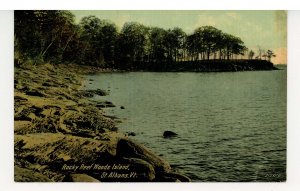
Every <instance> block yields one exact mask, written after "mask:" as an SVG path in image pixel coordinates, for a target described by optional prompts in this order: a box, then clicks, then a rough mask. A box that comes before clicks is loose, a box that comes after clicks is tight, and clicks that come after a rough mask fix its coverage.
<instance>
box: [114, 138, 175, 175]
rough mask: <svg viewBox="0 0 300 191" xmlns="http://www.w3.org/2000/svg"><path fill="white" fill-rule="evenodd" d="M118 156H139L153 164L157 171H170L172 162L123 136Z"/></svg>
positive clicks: (118, 148)
mask: <svg viewBox="0 0 300 191" xmlns="http://www.w3.org/2000/svg"><path fill="white" fill-rule="evenodd" d="M117 156H118V157H122V158H124V157H126V158H138V159H142V160H144V161H146V162H148V163H149V164H151V165H152V166H153V167H154V169H155V172H169V171H170V170H171V167H170V164H169V163H168V162H167V161H165V160H163V159H161V158H160V157H158V156H157V155H155V154H154V153H153V152H152V151H150V150H148V149H147V148H146V147H145V146H143V145H140V144H137V143H135V142H133V141H131V140H129V139H126V138H122V139H120V140H119V142H118V144H117Z"/></svg>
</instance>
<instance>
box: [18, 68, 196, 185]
mask: <svg viewBox="0 0 300 191" xmlns="http://www.w3.org/2000/svg"><path fill="white" fill-rule="evenodd" d="M93 71H95V68H91V67H83V66H78V65H71V64H70V65H62V64H61V65H51V64H40V65H28V66H26V65H22V66H18V67H15V80H14V86H15V87H14V88H15V92H14V118H15V121H14V158H15V161H14V166H15V181H16V182H189V181H191V180H190V179H189V178H188V177H187V176H185V175H182V174H180V173H177V172H175V171H174V170H173V169H172V168H171V167H170V164H169V163H168V162H167V161H165V160H164V159H162V158H160V157H158V156H157V155H156V154H155V153H153V152H152V151H150V150H149V149H148V148H146V147H144V146H143V145H141V144H139V143H136V142H134V141H132V140H130V139H129V138H128V137H127V136H126V135H124V134H122V133H120V132H118V129H117V127H116V121H115V120H114V118H113V117H110V116H107V115H105V113H104V111H103V110H102V108H104V107H109V106H113V103H111V102H95V101H92V100H90V99H88V98H90V97H93V96H94V95H100V96H105V95H106V94H107V92H105V91H103V90H83V89H82V86H83V84H84V82H83V77H82V75H84V74H87V73H89V72H93ZM98 71H101V72H107V71H108V70H98Z"/></svg>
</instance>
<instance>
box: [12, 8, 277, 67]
mask: <svg viewBox="0 0 300 191" xmlns="http://www.w3.org/2000/svg"><path fill="white" fill-rule="evenodd" d="M246 50H247V48H246V47H245V45H244V42H243V41H242V40H241V39H240V38H239V37H235V36H233V35H230V34H226V33H223V32H222V31H221V30H219V29H217V28H215V27H212V26H202V27H199V28H197V29H196V30H195V31H194V32H193V33H192V34H190V35H187V34H186V33H185V32H184V31H183V30H182V29H181V28H179V27H175V28H173V29H168V30H165V29H162V28H158V27H146V26H144V25H142V24H140V23H136V22H127V23H125V24H124V26H123V27H122V29H121V31H120V32H118V30H117V27H116V25H115V24H113V23H111V22H109V21H106V20H101V19H99V18H97V17H95V16H87V17H84V18H82V19H81V21H80V23H79V24H76V23H75V21H74V15H73V14H72V13H71V12H69V11H39V10H36V11H15V60H16V61H17V62H18V63H19V62H21V63H22V62H26V63H33V64H34V63H38V62H52V63H64V62H70V63H76V64H84V65H91V66H97V67H102V68H120V69H125V70H152V71H167V70H170V68H177V67H178V68H184V67H185V66H184V65H181V66H180V64H183V63H191V62H197V61H204V60H212V59H213V60H217V59H219V60H225V59H227V60H232V59H238V56H239V55H244V52H245V51H246ZM253 55H254V52H253V51H252V52H251V55H249V58H250V59H252V57H253ZM274 56H275V55H274V53H273V52H272V51H271V50H269V51H268V52H267V53H266V54H265V55H264V57H265V58H268V60H269V61H270V60H271V58H272V57H274ZM192 65H194V64H192ZM175 66H176V67H175Z"/></svg>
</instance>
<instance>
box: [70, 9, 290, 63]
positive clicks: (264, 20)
mask: <svg viewBox="0 0 300 191" xmlns="http://www.w3.org/2000/svg"><path fill="white" fill-rule="evenodd" d="M71 12H72V13H73V14H74V15H75V17H76V22H79V21H80V19H81V18H82V17H84V16H88V15H95V16H97V17H98V18H99V19H105V20H110V21H112V22H113V23H115V24H116V25H117V26H118V28H119V29H121V28H122V26H123V24H124V23H125V22H132V21H134V22H139V23H142V24H144V25H146V26H157V27H161V28H164V29H169V28H174V27H180V28H182V29H183V30H184V31H185V32H186V33H187V34H190V33H192V32H193V31H194V29H196V28H197V27H201V26H205V25H211V26H214V27H216V28H218V29H220V30H222V31H223V32H226V33H229V34H232V35H235V36H238V37H240V38H241V39H242V40H243V41H244V42H245V45H246V46H247V47H248V48H249V49H252V50H254V52H255V53H256V55H257V49H258V46H260V47H261V48H262V49H264V50H268V49H270V50H273V51H274V52H275V54H276V57H275V58H272V62H273V63H275V64H285V63H287V13H286V11H225V10H223V11H175V10H172V11H158V10H155V11H144V10H143V11H137V10H134V11H123V10H121V11H108V10H101V11H92V10H88V11H71Z"/></svg>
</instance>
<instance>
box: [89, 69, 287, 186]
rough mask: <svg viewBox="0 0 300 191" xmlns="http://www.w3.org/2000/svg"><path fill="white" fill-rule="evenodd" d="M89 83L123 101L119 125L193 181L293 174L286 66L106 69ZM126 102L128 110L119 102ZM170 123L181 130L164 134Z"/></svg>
mask: <svg viewBox="0 0 300 191" xmlns="http://www.w3.org/2000/svg"><path fill="white" fill-rule="evenodd" d="M87 79H93V81H92V82H90V84H87V87H86V88H87V89H97V88H101V89H105V90H109V91H110V95H108V96H105V97H100V96H98V97H95V98H94V99H97V100H109V101H112V102H113V103H114V104H115V105H117V107H116V108H114V109H105V110H106V112H107V113H109V114H112V115H115V116H117V117H119V118H121V119H123V120H124V122H123V123H121V124H119V129H120V131H123V132H135V133H136V136H134V137H132V139H135V140H137V141H139V142H140V143H143V144H144V145H146V146H147V147H149V148H150V149H152V150H153V151H154V152H155V153H157V154H159V155H160V156H162V157H163V158H165V159H167V160H168V161H169V162H170V164H171V165H172V166H173V168H175V169H176V170H178V171H180V172H183V173H185V174H187V175H188V176H189V177H191V179H192V180H193V181H284V180H285V179H286V175H285V168H286V70H278V71H257V72H228V73H151V72H131V73H100V74H95V75H89V76H87ZM120 106H124V107H125V109H120ZM165 130H171V131H174V132H176V133H177V134H178V135H179V136H178V137H176V138H172V139H165V138H163V136H162V135H163V132H164V131H165Z"/></svg>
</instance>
